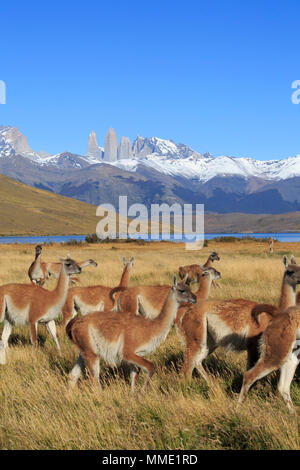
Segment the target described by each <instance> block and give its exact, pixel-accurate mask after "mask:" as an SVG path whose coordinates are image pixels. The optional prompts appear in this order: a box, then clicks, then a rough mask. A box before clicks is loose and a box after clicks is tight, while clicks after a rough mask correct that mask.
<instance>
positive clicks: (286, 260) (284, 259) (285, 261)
mask: <svg viewBox="0 0 300 470" xmlns="http://www.w3.org/2000/svg"><path fill="white" fill-rule="evenodd" d="M283 265H284V267H285V269H286V268H287V267H288V265H289V262H288V259H287V257H286V256H285V255H284V257H283Z"/></svg>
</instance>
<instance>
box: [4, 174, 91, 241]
mask: <svg viewBox="0 0 300 470" xmlns="http://www.w3.org/2000/svg"><path fill="white" fill-rule="evenodd" d="M0 220H1V222H0V234H1V235H64V234H67V235H68V234H78V235H80V234H86V233H94V232H95V229H96V224H97V222H98V221H99V218H98V217H96V208H95V206H92V205H90V204H86V203H84V202H80V201H77V200H75V199H71V198H68V197H63V196H59V195H57V194H54V193H51V192H49V191H44V190H41V189H36V188H32V187H30V186H26V185H25V184H23V183H19V182H18V181H15V180H13V179H11V178H8V177H6V176H3V175H0Z"/></svg>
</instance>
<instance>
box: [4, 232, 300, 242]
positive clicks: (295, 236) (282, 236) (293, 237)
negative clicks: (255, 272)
mask: <svg viewBox="0 0 300 470" xmlns="http://www.w3.org/2000/svg"><path fill="white" fill-rule="evenodd" d="M229 236H234V237H238V238H243V237H247V236H250V237H254V238H269V237H273V239H274V240H278V241H280V242H300V233H248V234H246V233H232V234H230V233H207V234H205V236H204V239H205V240H211V239H212V238H215V237H229ZM160 239H161V236H160ZM171 239H172V237H171ZM70 240H77V241H82V240H85V235H63V236H56V235H53V236H51V235H49V236H35V237H30V236H28V237H0V244H9V243H21V244H26V243H31V244H36V243H62V242H67V241H70ZM173 241H175V242H177V241H179V242H180V241H185V240H184V239H183V240H173Z"/></svg>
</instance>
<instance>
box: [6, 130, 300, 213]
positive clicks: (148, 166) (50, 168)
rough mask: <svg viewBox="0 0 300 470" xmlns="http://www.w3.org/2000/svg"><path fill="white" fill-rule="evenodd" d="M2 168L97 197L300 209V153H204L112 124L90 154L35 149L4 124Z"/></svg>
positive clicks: (92, 139)
mask: <svg viewBox="0 0 300 470" xmlns="http://www.w3.org/2000/svg"><path fill="white" fill-rule="evenodd" d="M0 173H2V174H4V175H6V176H9V177H11V178H13V179H15V180H17V181H20V182H22V183H25V184H27V185H30V186H33V187H36V188H40V189H46V190H48V191H52V192H54V193H58V194H60V195H63V196H68V197H72V198H75V199H78V200H80V201H84V202H87V203H90V204H94V205H99V204H103V203H111V204H114V205H115V206H118V198H119V195H127V196H128V204H133V203H143V204H145V205H147V206H148V207H149V206H150V204H152V203H163V202H166V203H168V204H173V203H174V202H178V203H180V204H184V203H185V204H187V203H192V204H196V203H203V204H205V211H206V212H211V213H221V214H226V213H232V212H239V213H241V212H242V213H252V214H280V213H283V212H293V211H299V210H300V193H299V184H300V155H296V156H294V157H288V158H285V159H282V160H269V161H261V160H255V159H252V158H247V157H243V158H237V157H232V156H218V157H214V156H213V155H211V154H210V153H208V152H207V153H203V154H200V153H198V152H196V151H194V150H193V149H191V148H189V147H188V146H187V145H185V144H176V143H174V142H173V141H171V140H165V139H161V138H158V137H151V138H144V137H141V136H138V137H137V138H136V139H135V141H134V142H133V143H132V144H131V142H130V140H129V139H128V137H122V138H121V140H120V142H119V145H117V136H116V134H115V132H114V131H113V129H110V130H109V131H108V133H107V135H106V138H105V145H104V147H100V146H98V143H97V139H96V134H95V133H94V132H93V131H92V132H91V134H90V136H89V141H88V150H87V153H86V155H79V154H78V155H77V154H73V153H70V152H63V153H59V154H56V155H50V154H48V153H46V152H44V151H33V150H32V149H31V148H30V146H29V144H28V142H27V139H26V137H25V136H24V135H23V134H22V133H21V132H20V131H19V130H18V129H17V128H14V127H10V126H0Z"/></svg>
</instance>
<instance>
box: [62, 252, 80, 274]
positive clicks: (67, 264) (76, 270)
mask: <svg viewBox="0 0 300 470" xmlns="http://www.w3.org/2000/svg"><path fill="white" fill-rule="evenodd" d="M59 260H60V262H61V264H62V265H63V267H64V269H65V271H66V273H67V275H68V276H72V274H80V273H81V267H80V266H78V264H77V263H76V261H74V260H73V259H71V258H70V255H68V256H67V258H66V259H63V258H59Z"/></svg>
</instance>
